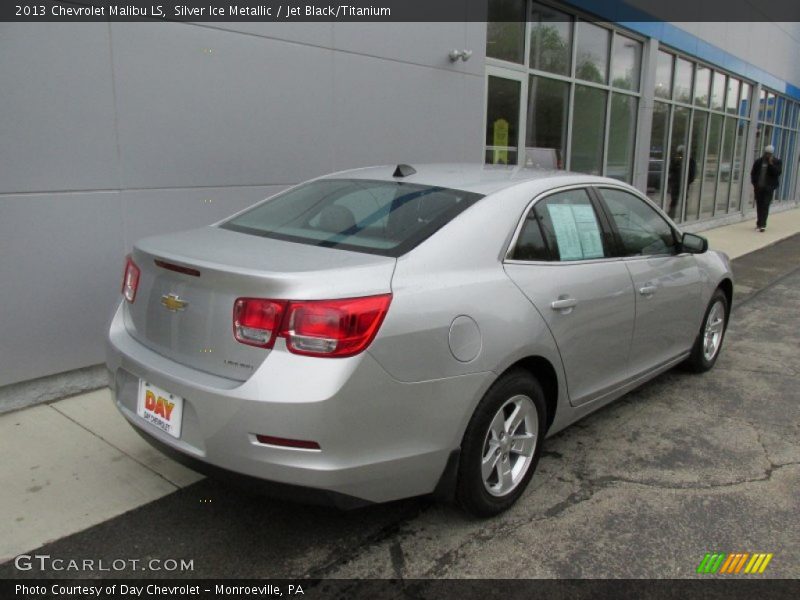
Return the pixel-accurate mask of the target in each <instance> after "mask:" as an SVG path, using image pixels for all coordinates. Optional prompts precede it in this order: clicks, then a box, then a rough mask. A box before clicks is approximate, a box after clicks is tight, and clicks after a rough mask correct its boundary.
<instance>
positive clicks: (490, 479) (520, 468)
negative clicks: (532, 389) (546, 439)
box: [481, 395, 539, 496]
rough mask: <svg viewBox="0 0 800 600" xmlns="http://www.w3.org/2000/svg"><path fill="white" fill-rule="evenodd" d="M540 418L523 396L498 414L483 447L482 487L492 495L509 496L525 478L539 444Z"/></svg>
mask: <svg viewBox="0 0 800 600" xmlns="http://www.w3.org/2000/svg"><path fill="white" fill-rule="evenodd" d="M538 431H539V417H538V413H537V411H536V407H535V406H534V404H533V401H532V400H531V399H530V398H529V397H528V396H524V395H518V396H514V397H512V398H509V399H508V400H507V401H506V402H505V403H504V404H503V406H502V407H501V408H500V410H498V411H497V413H496V414H495V416H494V418H493V419H492V422H491V424H490V425H489V430H488V431H487V432H486V438H485V441H484V444H483V454H482V464H481V474H482V476H483V485H484V487H485V488H486V490H487V491H488V492H489V493H490V494H492V495H493V496H505V495H507V494H509V493H511V492H512V491H513V490H514V489H515V488H516V487H517V486H518V485H519V483H520V481H522V479H523V478H524V477H525V474H526V473H527V472H528V469H529V468H530V465H531V462H532V461H533V454H534V451H535V450H536V444H537V442H538V440H537V436H538Z"/></svg>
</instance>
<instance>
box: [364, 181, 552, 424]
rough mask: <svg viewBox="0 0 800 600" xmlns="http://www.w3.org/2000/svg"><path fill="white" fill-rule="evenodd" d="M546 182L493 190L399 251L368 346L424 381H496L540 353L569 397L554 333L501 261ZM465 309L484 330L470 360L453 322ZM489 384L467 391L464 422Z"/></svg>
mask: <svg viewBox="0 0 800 600" xmlns="http://www.w3.org/2000/svg"><path fill="white" fill-rule="evenodd" d="M542 189H543V188H542V184H541V183H538V182H530V183H526V184H522V185H519V186H516V187H514V188H511V189H508V190H504V191H502V192H499V193H496V194H493V195H490V196H487V197H486V198H484V199H482V200H480V201H479V202H478V203H476V204H475V205H474V206H472V207H471V208H469V209H468V210H466V211H465V212H464V213H462V214H461V215H459V216H458V217H457V218H456V219H454V220H453V221H452V222H450V223H449V224H448V225H446V226H445V227H443V228H442V229H441V230H440V231H439V232H437V233H436V234H435V235H434V236H432V237H431V238H430V239H428V240H427V241H425V242H424V243H423V244H421V245H420V246H418V247H417V248H416V249H414V250H413V251H411V252H410V253H408V254H407V255H405V256H402V257H400V258H399V259H398V262H397V266H396V268H395V273H394V276H393V279H392V292H393V294H394V297H393V300H392V305H391V308H390V309H389V313H388V315H387V317H386V320H385V322H384V324H383V325H382V327H381V331H380V334H379V336H378V338H377V339H376V340H375V342H373V345H372V346H371V348H370V350H369V352H370V353H371V354H372V355H373V356H374V357H375V359H376V360H377V361H378V363H379V364H380V365H381V366H382V367H383V368H384V369H385V370H386V371H387V372H388V373H389V374H390V375H391V376H392V377H394V378H395V379H398V380H400V381H404V382H419V381H427V380H434V379H443V378H448V377H459V376H463V375H467V374H470V373H481V372H491V373H493V374H494V375H495V377H491V378H488V382H489V383H491V382H493V381H494V379H496V376H497V375H499V374H501V373H502V372H503V371H505V370H506V369H507V368H508V367H509V366H511V365H512V364H514V363H515V362H516V361H518V360H520V359H522V358H525V357H527V356H541V357H543V358H546V359H547V360H548V361H550V363H551V364H552V365H553V367H554V369H555V371H556V373H557V374H558V379H559V388H560V390H559V399H561V398H566V393H565V389H563V382H564V376H563V370H562V366H561V360H560V357H559V354H558V349H557V347H556V345H555V341H554V339H553V337H552V335H551V334H550V331H549V329H548V328H547V325H546V324H545V323H544V321H543V320H542V318H541V316H540V315H539V313H538V312H537V311H536V309H535V308H534V307H533V305H532V304H531V303H530V301H529V300H528V299H527V298H526V297H525V295H524V294H522V292H521V291H520V290H519V289H518V288H517V286H516V285H515V284H514V283H513V281H511V279H510V278H509V277H508V276H507V275H506V273H505V271H504V269H503V265H502V260H503V257H504V254H505V251H506V249H507V246H508V243H509V242H510V240H511V237H512V236H513V232H514V229H515V227H516V225H517V223H518V222H519V218H520V217H521V215H522V212H523V211H524V210H525V208H526V206H527V204H528V203H529V202H530V200H531V199H532V198H533V197H534V196H535V195H536V194H537V193H539V192H540V191H541V190H542ZM462 315H465V316H468V317H470V318H471V319H472V320H474V322H475V323H476V324H477V329H478V330H479V332H480V349H479V351H478V353H477V356H475V357H474V358H472V359H471V360H458V359H456V357H455V356H454V355H453V353H452V352H451V349H450V342H449V333H450V328H451V324H452V323H453V321H454V320H455V319H456V318H457V317H459V316H462ZM486 387H488V384H487V386H485V387H483V388H481V389H476V390H475V391H474V394H473V395H472V396H471V397H468V398H464V399H463V405H462V408H463V413H462V419H463V427H466V423H467V422H468V420H469V417H470V416H471V415H472V412H473V411H474V408H475V406H476V405H477V403H478V402H479V401H480V398H481V397H482V396H483V394H484V393H485V391H486ZM463 427H462V431H463Z"/></svg>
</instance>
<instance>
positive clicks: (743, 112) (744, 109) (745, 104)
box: [739, 81, 752, 119]
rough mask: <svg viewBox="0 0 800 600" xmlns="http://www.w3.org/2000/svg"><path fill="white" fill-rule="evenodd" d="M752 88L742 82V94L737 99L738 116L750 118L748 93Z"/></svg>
mask: <svg viewBox="0 0 800 600" xmlns="http://www.w3.org/2000/svg"><path fill="white" fill-rule="evenodd" d="M751 91H752V88H751V87H750V84H749V83H747V82H744V81H743V82H742V93H741V95H740V98H739V116H740V117H745V118H748V119H749V118H750V93H751Z"/></svg>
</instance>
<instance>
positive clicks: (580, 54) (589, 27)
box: [575, 21, 611, 83]
mask: <svg viewBox="0 0 800 600" xmlns="http://www.w3.org/2000/svg"><path fill="white" fill-rule="evenodd" d="M577 38H578V39H577V42H576V43H577V45H578V47H577V56H576V59H575V60H576V65H575V77H577V78H578V79H583V80H585V81H594V82H595V83H606V82H607V81H608V49H609V46H610V44H611V32H610V31H609V30H608V29H605V28H603V27H599V26H597V25H595V24H594V23H589V22H587V21H579V22H578V28H577Z"/></svg>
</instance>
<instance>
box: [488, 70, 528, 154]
mask: <svg viewBox="0 0 800 600" xmlns="http://www.w3.org/2000/svg"><path fill="white" fill-rule="evenodd" d="M521 88H522V84H521V83H520V82H519V81H515V80H513V79H505V78H502V77H495V76H493V75H490V76H489V83H488V90H487V91H488V98H487V105H486V162H487V163H490V164H503V165H515V164H517V146H518V143H519V105H520V93H521Z"/></svg>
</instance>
